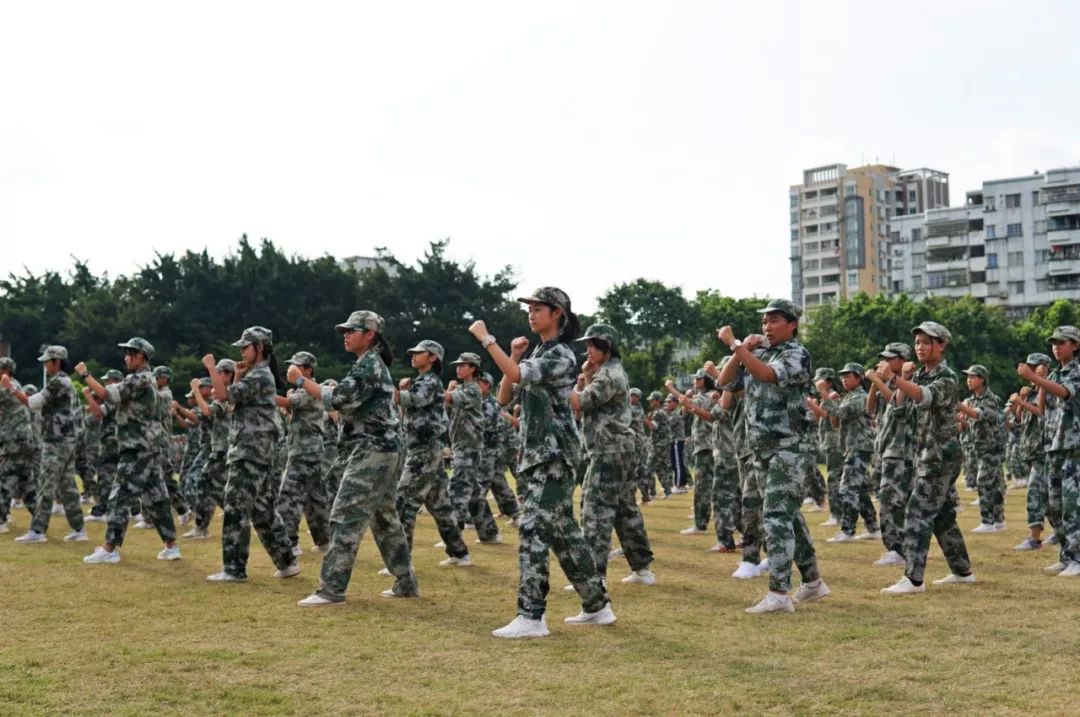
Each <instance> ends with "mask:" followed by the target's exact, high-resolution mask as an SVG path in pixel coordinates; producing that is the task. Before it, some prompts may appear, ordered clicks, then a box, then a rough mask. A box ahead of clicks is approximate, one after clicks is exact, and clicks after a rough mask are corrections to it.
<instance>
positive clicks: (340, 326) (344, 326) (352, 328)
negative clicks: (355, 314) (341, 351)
mask: <svg viewBox="0 0 1080 717" xmlns="http://www.w3.org/2000/svg"><path fill="white" fill-rule="evenodd" d="M334 331H337V332H338V333H339V334H343V333H345V332H346V331H359V329H358V328H356V327H355V326H353V325H352V324H338V325H337V326H335V327H334Z"/></svg>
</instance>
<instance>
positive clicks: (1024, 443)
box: [1020, 391, 1046, 461]
mask: <svg viewBox="0 0 1080 717" xmlns="http://www.w3.org/2000/svg"><path fill="white" fill-rule="evenodd" d="M1036 395H1038V394H1037V393H1036V392H1035V391H1032V392H1031V394H1030V395H1029V396H1028V399H1029V400H1030V399H1031V398H1032V397H1034V396H1036ZM1045 447H1046V440H1045V437H1044V434H1043V419H1042V417H1041V416H1036V415H1035V414H1034V413H1032V412H1031V411H1026V410H1023V409H1021V410H1020V455H1021V457H1022V458H1023V459H1024V460H1026V461H1031V460H1035V459H1036V458H1037V457H1038V456H1039V454H1041V453H1042V452H1043V450H1044V449H1045Z"/></svg>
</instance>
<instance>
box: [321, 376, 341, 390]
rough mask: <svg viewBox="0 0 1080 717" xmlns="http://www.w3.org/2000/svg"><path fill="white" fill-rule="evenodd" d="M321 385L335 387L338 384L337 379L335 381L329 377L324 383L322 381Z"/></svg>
mask: <svg viewBox="0 0 1080 717" xmlns="http://www.w3.org/2000/svg"><path fill="white" fill-rule="evenodd" d="M319 385H320V386H328V387H329V388H334V387H335V386H337V381H335V380H334V379H332V378H328V379H326V380H325V381H323V382H322V383H320V384H319Z"/></svg>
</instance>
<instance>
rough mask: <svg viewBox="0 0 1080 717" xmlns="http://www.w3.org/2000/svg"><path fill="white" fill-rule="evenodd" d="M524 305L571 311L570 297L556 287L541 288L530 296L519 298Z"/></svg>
mask: <svg viewBox="0 0 1080 717" xmlns="http://www.w3.org/2000/svg"><path fill="white" fill-rule="evenodd" d="M518 301H520V302H521V303H523V304H548V305H549V306H554V307H556V308H558V309H562V310H563V311H570V297H569V296H567V295H566V292H565V291H563V290H562V289H558V288H556V287H554V286H541V287H540V288H539V289H537V290H536V291H534V292H533V293H532V294H530V295H529V296H519V297H518Z"/></svg>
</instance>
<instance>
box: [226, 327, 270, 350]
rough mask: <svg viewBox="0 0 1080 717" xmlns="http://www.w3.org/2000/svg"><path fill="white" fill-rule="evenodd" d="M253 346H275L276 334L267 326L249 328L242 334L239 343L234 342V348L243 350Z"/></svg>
mask: <svg viewBox="0 0 1080 717" xmlns="http://www.w3.org/2000/svg"><path fill="white" fill-rule="evenodd" d="M251 344H267V345H270V346H272V345H273V344H274V332H273V331H271V330H270V329H268V328H266V327H265V326H249V327H247V328H246V329H244V333H242V334H240V340H239V341H233V346H239V347H240V348H243V347H245V346H250V345H251Z"/></svg>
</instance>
